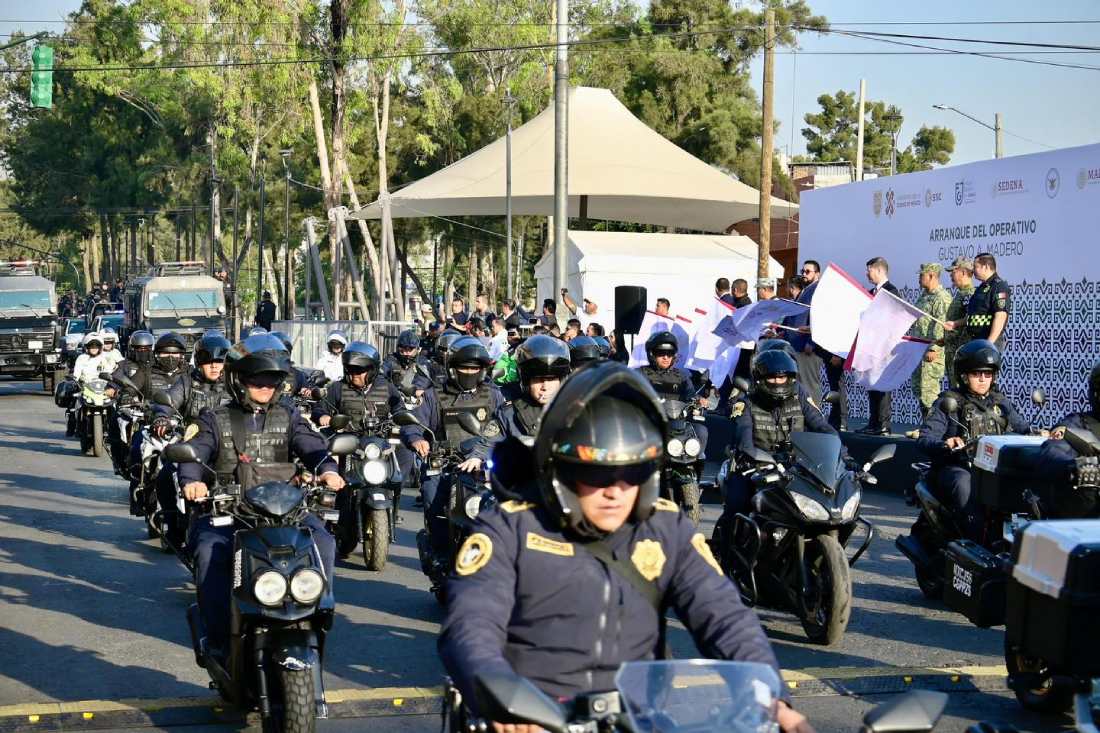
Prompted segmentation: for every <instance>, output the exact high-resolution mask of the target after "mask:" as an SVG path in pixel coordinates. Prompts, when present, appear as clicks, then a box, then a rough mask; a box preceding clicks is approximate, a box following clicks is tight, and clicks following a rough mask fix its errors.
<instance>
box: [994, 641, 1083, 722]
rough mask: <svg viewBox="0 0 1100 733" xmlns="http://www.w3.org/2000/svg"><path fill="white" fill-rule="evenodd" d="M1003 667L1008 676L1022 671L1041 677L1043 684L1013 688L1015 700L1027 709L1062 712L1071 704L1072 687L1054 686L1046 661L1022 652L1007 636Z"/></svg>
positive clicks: (1040, 711)
mask: <svg viewBox="0 0 1100 733" xmlns="http://www.w3.org/2000/svg"><path fill="white" fill-rule="evenodd" d="M1005 667H1006V668H1007V669H1008V674H1009V676H1010V677H1011V676H1012V675H1016V674H1020V673H1021V672H1023V673H1031V674H1038V675H1040V677H1042V678H1043V680H1044V681H1043V684H1042V685H1041V686H1040V687H1038V688H1035V689H1030V690H1025V689H1014V690H1013V692H1014V693H1015V694H1016V700H1017V701H1019V703H1020V704H1021V705H1023V706H1024V707H1025V708H1027V709H1028V710H1034V711H1035V712H1038V713H1064V712H1065V711H1067V710H1069V708H1070V706H1071V705H1072V704H1073V689H1071V688H1068V687H1059V686H1056V685H1055V684H1054V681H1053V679H1052V675H1051V673H1050V670H1049V669H1048V668H1047V665H1046V662H1044V661H1043V660H1042V659H1040V658H1038V657H1028V656H1026V655H1024V654H1022V653H1021V652H1020V651H1019V650H1017V649H1015V648H1014V647H1013V646H1012V645H1011V644H1010V643H1009V642H1008V639H1007V638H1006V639H1005Z"/></svg>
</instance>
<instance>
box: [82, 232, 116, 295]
mask: <svg viewBox="0 0 1100 733" xmlns="http://www.w3.org/2000/svg"><path fill="white" fill-rule="evenodd" d="M109 238H110V234H109V233H108V231H107V215H106V214H100V215H99V246H98V247H95V248H93V249H92V255H93V256H92V272H94V273H95V276H96V277H98V278H99V279H100V280H102V279H103V263H104V262H106V261H107V257H108V256H109V254H110V251H111V249H110V244H109V241H110V240H109ZM88 289H89V290H91V287H89V288H88Z"/></svg>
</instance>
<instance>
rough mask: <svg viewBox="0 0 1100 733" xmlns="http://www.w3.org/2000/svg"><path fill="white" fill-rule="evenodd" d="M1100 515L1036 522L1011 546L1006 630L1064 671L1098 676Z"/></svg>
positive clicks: (1025, 650)
mask: <svg viewBox="0 0 1100 733" xmlns="http://www.w3.org/2000/svg"><path fill="white" fill-rule="evenodd" d="M1097 617H1100V520H1067V521H1047V522H1032V523H1031V524H1029V525H1028V526H1027V527H1026V528H1025V529H1024V530H1023V532H1022V533H1021V534H1020V535H1019V536H1018V538H1017V541H1016V544H1015V546H1014V547H1013V566H1012V573H1011V578H1010V580H1009V582H1008V608H1007V614H1006V619H1005V634H1006V636H1007V639H1008V642H1009V643H1010V644H1012V645H1013V646H1015V647H1017V648H1019V649H1020V650H1021V651H1022V652H1023V653H1024V654H1027V655H1029V656H1033V657H1038V658H1041V659H1043V660H1044V661H1045V662H1046V663H1047V664H1048V665H1050V666H1051V667H1052V668H1054V669H1056V670H1057V671H1058V672H1059V673H1061V674H1067V675H1073V676H1075V677H1100V633H1098V631H1097V621H1096V619H1097Z"/></svg>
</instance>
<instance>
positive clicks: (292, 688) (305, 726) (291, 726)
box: [264, 667, 317, 733]
mask: <svg viewBox="0 0 1100 733" xmlns="http://www.w3.org/2000/svg"><path fill="white" fill-rule="evenodd" d="M279 683H280V687H282V692H283V699H282V703H283V704H282V710H279V711H273V713H274V714H273V715H272V717H271V719H269V720H267V721H265V725H264V730H265V731H267V730H271V731H272V733H314V732H315V731H316V730H317V717H316V708H315V707H314V700H313V696H314V690H313V670H312V669H308V668H307V669H287V668H286V667H279Z"/></svg>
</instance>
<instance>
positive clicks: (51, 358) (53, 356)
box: [46, 354, 57, 364]
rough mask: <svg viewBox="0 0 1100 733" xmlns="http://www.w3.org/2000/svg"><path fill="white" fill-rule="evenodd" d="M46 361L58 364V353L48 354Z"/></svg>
mask: <svg viewBox="0 0 1100 733" xmlns="http://www.w3.org/2000/svg"><path fill="white" fill-rule="evenodd" d="M46 363H47V364H56V363H57V354H46Z"/></svg>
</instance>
